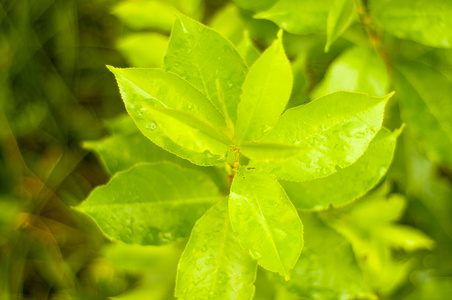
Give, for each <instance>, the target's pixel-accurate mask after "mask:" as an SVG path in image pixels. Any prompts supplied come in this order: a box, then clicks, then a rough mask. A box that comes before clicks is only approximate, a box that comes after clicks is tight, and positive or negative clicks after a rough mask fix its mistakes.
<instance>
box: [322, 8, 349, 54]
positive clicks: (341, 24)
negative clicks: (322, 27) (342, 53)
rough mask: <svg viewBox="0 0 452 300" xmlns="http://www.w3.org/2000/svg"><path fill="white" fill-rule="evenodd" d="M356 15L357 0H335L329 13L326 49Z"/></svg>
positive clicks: (326, 49)
mask: <svg viewBox="0 0 452 300" xmlns="http://www.w3.org/2000/svg"><path fill="white" fill-rule="evenodd" d="M354 15H355V0H335V1H334V3H333V5H332V6H331V8H330V11H329V13H328V20H327V26H326V34H327V40H326V45H325V51H326V52H328V50H329V48H330V46H331V44H333V42H334V41H335V40H337V39H338V38H339V37H340V35H341V34H342V33H343V32H344V31H345V30H346V29H347V28H348V26H350V24H351V22H352V20H353V16H354Z"/></svg>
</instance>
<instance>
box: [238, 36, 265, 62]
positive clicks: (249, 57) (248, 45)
mask: <svg viewBox="0 0 452 300" xmlns="http://www.w3.org/2000/svg"><path fill="white" fill-rule="evenodd" d="M237 51H238V52H239V53H240V55H241V56H242V57H243V59H244V60H245V62H246V64H247V65H248V66H251V65H252V64H253V63H254V62H255V61H256V60H257V59H258V58H259V56H260V55H261V54H260V52H259V50H258V49H257V48H256V46H254V44H253V41H252V40H251V39H250V36H249V33H248V31H246V32H245V34H244V35H243V38H242V41H241V42H240V43H239V44H238V45H237Z"/></svg>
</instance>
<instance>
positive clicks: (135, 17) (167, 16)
mask: <svg viewBox="0 0 452 300" xmlns="http://www.w3.org/2000/svg"><path fill="white" fill-rule="evenodd" d="M173 10H174V9H173V7H172V6H171V5H169V4H168V3H165V2H163V1H138V2H136V1H134V2H131V1H122V2H120V3H118V4H117V5H116V6H115V7H114V8H113V12H112V13H113V14H114V15H115V16H116V17H118V18H119V19H120V20H121V21H122V22H123V23H124V24H125V25H126V26H128V27H130V28H131V29H134V30H142V29H158V30H162V31H164V32H169V31H171V27H172V26H173V23H174V19H175V15H174V12H173Z"/></svg>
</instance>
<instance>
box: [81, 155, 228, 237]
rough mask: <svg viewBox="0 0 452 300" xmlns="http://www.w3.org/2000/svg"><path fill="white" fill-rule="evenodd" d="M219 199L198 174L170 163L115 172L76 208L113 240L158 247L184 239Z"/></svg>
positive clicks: (151, 164)
mask: <svg viewBox="0 0 452 300" xmlns="http://www.w3.org/2000/svg"><path fill="white" fill-rule="evenodd" d="M221 199H223V196H222V195H221V194H220V193H219V191H218V189H217V187H216V186H215V184H214V183H213V182H212V181H211V180H210V179H209V177H207V176H206V175H204V174H203V173H200V172H197V171H194V170H187V169H182V168H181V167H179V166H177V165H174V164H171V163H146V164H139V165H136V166H134V167H133V168H131V169H129V170H127V171H124V172H119V173H117V174H116V175H115V176H113V177H112V179H111V180H110V182H109V183H108V184H107V185H104V186H100V187H98V188H96V189H95V190H94V191H93V192H92V193H91V194H90V196H89V197H88V199H87V200H86V201H85V202H83V204H82V205H81V206H79V207H78V209H79V210H81V211H83V212H85V213H87V214H88V215H90V216H91V217H92V218H93V219H94V220H95V221H96V222H97V224H98V225H99V227H100V228H101V229H102V231H103V232H104V233H105V234H106V235H107V236H108V237H110V238H112V239H114V240H119V241H122V242H124V243H127V244H141V245H158V244H164V243H168V242H170V241H174V240H176V239H179V238H185V237H188V236H189V235H190V230H191V228H192V227H193V225H194V223H195V222H196V220H197V219H198V218H199V217H200V216H201V215H202V214H203V213H204V212H205V210H207V209H208V208H209V207H210V206H212V205H213V204H214V203H215V202H217V201H219V200H221Z"/></svg>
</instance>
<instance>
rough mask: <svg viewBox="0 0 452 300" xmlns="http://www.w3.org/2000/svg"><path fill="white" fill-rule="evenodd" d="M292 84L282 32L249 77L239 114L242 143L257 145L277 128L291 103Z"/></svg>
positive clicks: (238, 120) (239, 133) (244, 84)
mask: <svg viewBox="0 0 452 300" xmlns="http://www.w3.org/2000/svg"><path fill="white" fill-rule="evenodd" d="M292 81H293V78H292V68H291V66H290V62H289V60H288V59H287V56H286V54H285V53H284V48H283V45H282V31H281V32H280V34H279V37H278V39H277V40H276V41H275V42H274V43H273V44H272V45H271V46H270V47H269V48H268V49H267V50H266V51H265V52H264V53H263V54H262V55H261V57H259V59H258V60H257V61H256V62H255V63H254V64H253V65H252V66H251V68H250V70H249V72H248V74H247V75H246V79H245V82H244V83H243V87H242V95H241V96H240V103H239V106H238V111H237V126H236V138H237V140H238V141H242V140H245V141H257V140H259V139H260V138H262V136H264V135H265V134H266V133H267V132H268V131H269V130H270V129H271V128H272V127H273V126H274V125H275V123H276V122H277V121H278V119H279V117H280V115H281V113H282V112H283V111H284V108H285V107H286V104H287V101H289V98H290V93H291V92H292Z"/></svg>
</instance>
